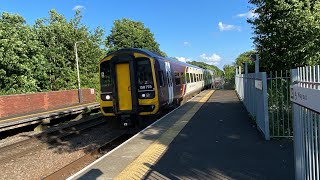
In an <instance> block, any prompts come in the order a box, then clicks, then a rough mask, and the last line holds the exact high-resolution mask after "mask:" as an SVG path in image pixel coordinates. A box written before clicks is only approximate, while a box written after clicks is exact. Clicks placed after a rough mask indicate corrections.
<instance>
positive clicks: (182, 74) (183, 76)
mask: <svg viewBox="0 0 320 180" xmlns="http://www.w3.org/2000/svg"><path fill="white" fill-rule="evenodd" d="M185 83H186V77H185V74H184V73H181V84H185Z"/></svg>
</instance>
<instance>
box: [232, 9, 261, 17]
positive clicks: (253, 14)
mask: <svg viewBox="0 0 320 180" xmlns="http://www.w3.org/2000/svg"><path fill="white" fill-rule="evenodd" d="M237 16H238V17H244V18H254V17H257V16H258V14H257V13H255V12H254V10H250V11H248V12H246V13H242V14H238V15H237Z"/></svg>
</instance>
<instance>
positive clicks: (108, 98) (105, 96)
mask: <svg viewBox="0 0 320 180" xmlns="http://www.w3.org/2000/svg"><path fill="white" fill-rule="evenodd" d="M101 100H102V101H112V94H111V93H108V94H101Z"/></svg>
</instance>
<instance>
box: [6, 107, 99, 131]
mask: <svg viewBox="0 0 320 180" xmlns="http://www.w3.org/2000/svg"><path fill="white" fill-rule="evenodd" d="M99 107H100V105H99V103H97V102H94V103H82V104H77V105H73V106H68V107H61V108H57V109H51V110H49V111H43V112H35V113H29V114H23V115H17V116H12V117H6V118H1V119H0V132H2V131H6V130H9V129H14V128H17V127H23V126H27V125H30V124H36V123H39V122H42V121H50V120H52V119H56V118H60V117H64V116H67V115H72V114H79V113H81V112H82V111H83V110H85V109H88V108H89V109H92V110H93V109H97V108H99Z"/></svg>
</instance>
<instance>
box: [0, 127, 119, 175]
mask: <svg viewBox="0 0 320 180" xmlns="http://www.w3.org/2000/svg"><path fill="white" fill-rule="evenodd" d="M33 134H35V133H34V132H28V133H21V134H18V135H15V136H12V137H8V138H6V139H3V140H1V141H0V147H1V146H5V145H8V144H12V143H14V142H17V141H21V140H23V139H25V138H29V137H30V136H31V135H33ZM111 134H112V133H111V129H110V128H108V127H107V125H105V124H102V125H99V126H97V127H95V128H92V129H90V130H87V131H85V132H83V133H81V134H80V135H74V136H73V137H72V138H67V139H66V140H64V141H62V142H61V143H60V144H58V145H57V144H55V145H52V144H46V143H45V142H41V141H39V143H44V144H46V146H44V147H43V148H42V149H40V150H38V151H35V152H31V153H29V154H26V155H24V156H23V157H20V158H16V159H13V160H11V161H7V162H5V163H2V164H0V172H1V174H0V179H6V180H7V179H42V178H44V177H46V176H48V175H49V174H51V173H53V172H55V171H57V170H59V169H60V168H62V167H64V166H66V165H68V164H69V163H71V162H73V161H75V160H77V159H78V158H80V157H82V156H83V155H84V154H85V153H86V151H88V149H89V148H90V149H93V148H94V147H96V146H97V145H99V144H102V143H105V142H107V141H108V140H110V138H111V137H112V136H114V135H111Z"/></svg>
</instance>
